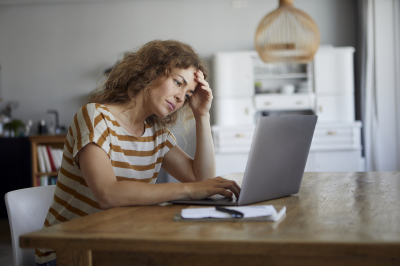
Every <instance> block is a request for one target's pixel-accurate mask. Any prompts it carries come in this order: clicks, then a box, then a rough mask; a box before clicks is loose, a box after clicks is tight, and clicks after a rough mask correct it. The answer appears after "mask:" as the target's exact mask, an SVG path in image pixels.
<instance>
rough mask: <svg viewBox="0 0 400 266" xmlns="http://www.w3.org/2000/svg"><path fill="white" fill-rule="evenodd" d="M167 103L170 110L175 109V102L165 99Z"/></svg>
mask: <svg viewBox="0 0 400 266" xmlns="http://www.w3.org/2000/svg"><path fill="white" fill-rule="evenodd" d="M167 103H168V105H169V108H170V109H171V111H174V110H175V104H173V103H170V102H169V101H167Z"/></svg>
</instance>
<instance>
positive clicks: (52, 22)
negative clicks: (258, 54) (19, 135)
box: [0, 0, 356, 155]
mask: <svg viewBox="0 0 400 266" xmlns="http://www.w3.org/2000/svg"><path fill="white" fill-rule="evenodd" d="M247 2H248V7H247V8H244V9H234V8H233V7H232V1H230V0H202V1H194V0H168V1H165V0H164V1H162V0H150V1H145V0H135V1H111V0H109V1H97V2H94V1H93V0H86V1H85V0H81V1H79V0H42V1H40V0H29V1H28V0H14V1H8V0H0V64H1V66H2V82H3V86H2V87H3V92H2V96H3V98H4V102H8V101H18V102H19V108H18V109H16V110H15V111H14V112H13V116H14V117H15V118H22V119H23V120H24V121H27V120H28V119H33V121H34V125H35V129H36V127H37V123H38V121H39V119H41V118H45V119H47V120H48V122H51V121H53V117H52V116H50V115H47V114H46V111H47V110H48V109H57V110H58V111H59V113H60V124H62V125H65V126H69V124H70V122H71V121H72V118H73V115H74V114H75V112H76V111H77V110H78V108H79V107H80V106H81V105H82V104H83V103H84V100H85V97H86V96H87V94H88V93H89V92H90V91H91V90H92V89H94V88H95V86H96V82H97V80H98V78H99V77H100V76H101V75H102V72H103V71H104V70H105V69H106V68H108V67H110V66H111V65H113V64H114V63H115V61H116V60H117V59H119V58H120V57H122V55H123V53H124V52H125V51H127V50H130V49H133V48H135V47H137V46H139V45H141V44H144V43H146V42H148V41H150V40H153V39H155V38H160V39H170V38H172V39H177V40H180V41H184V42H187V43H189V44H191V45H192V46H194V48H195V49H196V50H197V51H198V52H199V54H201V55H202V56H203V57H205V58H207V59H209V58H210V57H211V55H212V54H213V53H214V52H217V51H227V50H250V49H253V38H254V33H255V29H256V27H257V25H258V23H259V21H260V20H261V19H262V18H263V17H264V16H265V15H266V14H267V13H269V12H270V11H272V10H274V9H275V8H276V7H277V5H278V0H248V1H247ZM10 3H11V4H10ZM15 3H19V4H15ZM38 3H39V4H38ZM294 3H295V6H296V7H297V8H299V9H301V10H303V11H305V12H306V13H308V14H309V15H310V16H311V17H312V18H313V19H314V20H315V21H316V23H317V25H318V27H319V30H320V34H321V44H332V45H334V46H355V42H356V40H355V13H356V10H355V1H349V0H296V1H294ZM0 108H4V103H3V104H2V106H0ZM193 139H194V136H193V134H188V135H187V143H188V144H187V150H188V153H189V154H191V155H193V154H194V147H195V145H193ZM179 143H180V145H181V146H184V145H185V144H184V141H183V140H182V138H179Z"/></svg>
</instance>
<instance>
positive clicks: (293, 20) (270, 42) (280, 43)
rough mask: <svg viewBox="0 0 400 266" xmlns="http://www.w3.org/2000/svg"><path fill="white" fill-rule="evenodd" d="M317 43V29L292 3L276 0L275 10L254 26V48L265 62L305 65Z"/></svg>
mask: <svg viewBox="0 0 400 266" xmlns="http://www.w3.org/2000/svg"><path fill="white" fill-rule="evenodd" d="M319 42H320V38H319V31H318V27H317V25H316V24H315V22H314V20H313V19H312V18H311V17H310V16H309V15H307V14H306V13H304V12H303V11H301V10H299V9H297V8H294V7H293V0H279V8H278V9H277V10H275V11H272V12H271V13H269V14H268V15H266V16H265V17H264V18H263V19H262V20H261V22H260V24H259V25H258V28H257V31H256V36H255V47H256V50H257V52H258V54H259V55H260V57H261V59H262V60H263V61H264V62H266V63H277V62H286V63H289V62H293V63H307V62H309V61H311V60H312V59H313V57H314V54H315V52H316V51H317V49H318V45H319Z"/></svg>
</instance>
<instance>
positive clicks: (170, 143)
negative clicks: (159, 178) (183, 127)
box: [164, 127, 177, 154]
mask: <svg viewBox="0 0 400 266" xmlns="http://www.w3.org/2000/svg"><path fill="white" fill-rule="evenodd" d="M164 132H165V133H167V134H166V136H167V137H166V139H165V142H166V145H165V146H166V147H167V149H166V151H165V154H166V153H167V152H168V151H169V150H171V149H172V148H173V147H174V146H175V145H176V144H177V141H176V138H175V136H174V134H173V133H172V132H171V131H169V130H168V128H166V127H165V128H164Z"/></svg>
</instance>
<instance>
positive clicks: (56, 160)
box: [50, 148, 61, 171]
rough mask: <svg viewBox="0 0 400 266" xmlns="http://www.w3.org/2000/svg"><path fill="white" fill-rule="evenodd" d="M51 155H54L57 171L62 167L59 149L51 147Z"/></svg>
mask: <svg viewBox="0 0 400 266" xmlns="http://www.w3.org/2000/svg"><path fill="white" fill-rule="evenodd" d="M50 151H51V156H52V157H53V162H54V166H55V167H56V171H57V170H58V169H60V167H61V160H60V158H59V155H58V152H57V149H53V148H50Z"/></svg>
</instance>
